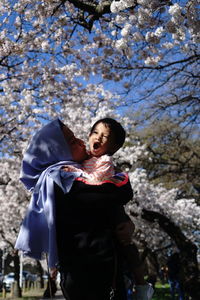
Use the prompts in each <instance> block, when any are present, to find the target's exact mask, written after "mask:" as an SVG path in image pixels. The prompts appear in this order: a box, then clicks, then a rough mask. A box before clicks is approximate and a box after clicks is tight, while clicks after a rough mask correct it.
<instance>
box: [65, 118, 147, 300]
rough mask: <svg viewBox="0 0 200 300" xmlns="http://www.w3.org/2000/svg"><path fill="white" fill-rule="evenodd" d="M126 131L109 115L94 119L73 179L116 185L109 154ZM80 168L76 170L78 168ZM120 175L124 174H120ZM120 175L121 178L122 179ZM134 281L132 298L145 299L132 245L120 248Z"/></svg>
mask: <svg viewBox="0 0 200 300" xmlns="http://www.w3.org/2000/svg"><path fill="white" fill-rule="evenodd" d="M125 137H126V132H125V130H124V128H123V127H122V126H121V124H120V123H119V122H117V121H116V120H114V119H111V118H104V119H100V120H98V121H97V122H96V123H95V124H94V125H93V126H92V128H91V131H90V135H89V148H90V152H89V159H87V160H85V161H84V162H83V163H82V171H83V173H82V177H79V178H77V180H82V181H87V182H89V184H94V185H98V184H102V183H103V182H111V183H115V184H116V185H118V184H119V185H120V182H121V179H120V177H119V176H118V177H115V173H116V172H115V168H114V165H113V162H112V155H113V154H114V153H115V152H116V151H117V150H119V149H120V148H121V147H122V145H123V144H124V141H125ZM64 170H65V171H70V172H76V171H77V170H79V169H76V168H75V167H71V166H66V167H64ZM79 171H80V170H79ZM123 174H124V173H123ZM123 176H127V175H122V178H123V179H124V177H123ZM121 251H122V253H123V256H125V258H126V260H127V264H128V268H129V269H130V273H131V276H132V277H133V280H134V282H135V284H136V299H137V300H148V299H151V296H152V293H153V291H152V288H151V286H149V285H148V284H147V283H146V282H145V280H144V274H143V266H142V263H141V261H140V257H139V252H138V249H137V247H136V245H134V244H130V245H123V246H122V247H121Z"/></svg>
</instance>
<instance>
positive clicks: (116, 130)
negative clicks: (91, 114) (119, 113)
mask: <svg viewBox="0 0 200 300" xmlns="http://www.w3.org/2000/svg"><path fill="white" fill-rule="evenodd" d="M99 123H103V124H104V125H106V126H108V128H109V129H110V131H111V132H112V133H113V134H114V137H115V143H116V146H117V149H116V150H115V152H116V151H117V150H118V149H119V148H121V147H122V146H123V144H124V141H125V138H126V131H125V130H124V128H123V127H122V125H121V124H120V123H119V122H117V121H116V120H114V119H111V118H103V119H100V120H98V121H97V122H95V123H94V125H93V126H92V128H91V130H90V135H91V134H92V132H93V131H94V129H95V127H96V126H97V125H98V124H99ZM112 154H113V153H112Z"/></svg>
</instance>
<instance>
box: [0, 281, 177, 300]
mask: <svg viewBox="0 0 200 300" xmlns="http://www.w3.org/2000/svg"><path fill="white" fill-rule="evenodd" d="M43 293H44V289H31V290H29V291H26V292H23V293H22V298H11V297H10V293H7V295H6V298H7V299H8V300H37V299H41V298H42V295H43ZM0 298H2V293H0ZM152 300H171V297H170V292H169V285H168V284H165V285H162V284H161V283H157V284H156V286H155V292H154V295H153V298H152Z"/></svg>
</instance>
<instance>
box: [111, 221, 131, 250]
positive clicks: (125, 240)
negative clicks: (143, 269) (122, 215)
mask: <svg viewBox="0 0 200 300" xmlns="http://www.w3.org/2000/svg"><path fill="white" fill-rule="evenodd" d="M134 230H135V225H134V224H133V222H131V221H127V222H123V223H120V224H119V225H118V226H117V228H116V232H115V233H116V236H117V239H118V241H119V242H120V243H121V244H122V245H124V246H127V245H129V244H131V242H132V235H133V232H134Z"/></svg>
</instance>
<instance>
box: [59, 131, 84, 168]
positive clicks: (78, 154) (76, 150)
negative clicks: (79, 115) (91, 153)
mask: <svg viewBox="0 0 200 300" xmlns="http://www.w3.org/2000/svg"><path fill="white" fill-rule="evenodd" d="M62 131H63V134H64V137H65V139H66V141H67V144H68V145H69V148H70V152H71V155H72V158H73V160H74V161H76V162H82V161H83V160H85V159H86V158H87V156H88V154H87V152H86V147H85V144H84V142H83V141H82V140H80V139H78V138H76V137H75V135H74V133H73V132H72V131H71V130H70V129H69V128H68V127H67V126H63V129H62Z"/></svg>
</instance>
